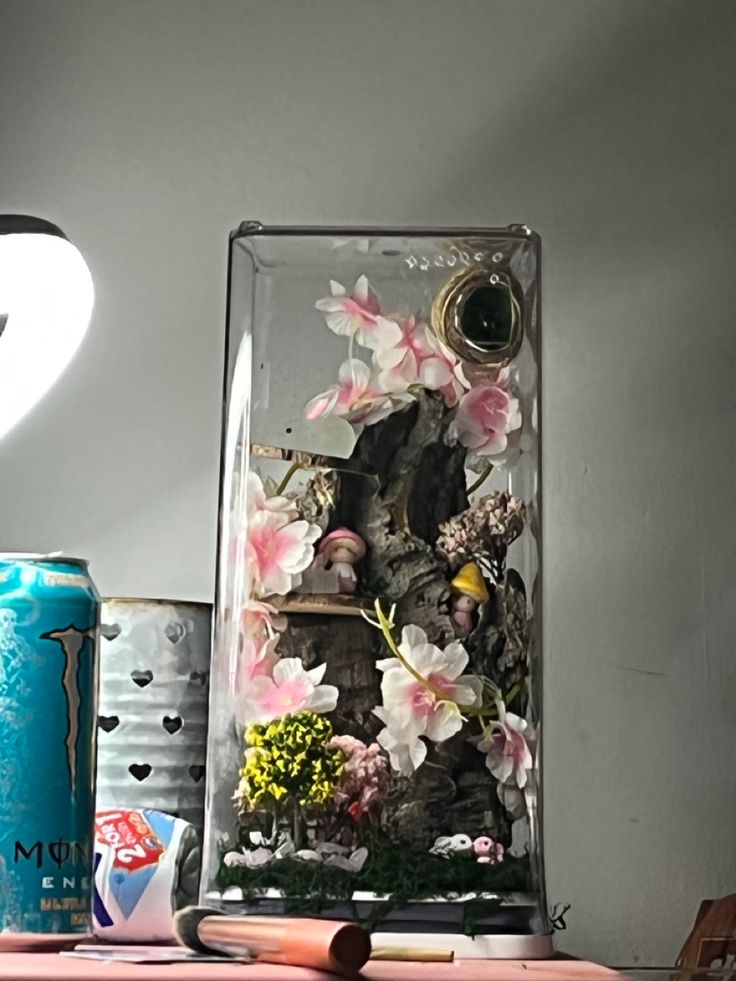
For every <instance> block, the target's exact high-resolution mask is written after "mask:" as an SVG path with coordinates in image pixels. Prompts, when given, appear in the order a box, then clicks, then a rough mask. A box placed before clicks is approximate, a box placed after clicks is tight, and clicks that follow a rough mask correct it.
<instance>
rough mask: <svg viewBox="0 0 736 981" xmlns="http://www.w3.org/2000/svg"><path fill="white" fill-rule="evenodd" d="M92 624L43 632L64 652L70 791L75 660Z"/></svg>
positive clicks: (76, 691)
mask: <svg viewBox="0 0 736 981" xmlns="http://www.w3.org/2000/svg"><path fill="white" fill-rule="evenodd" d="M94 636H95V629H94V627H90V628H88V629H87V630H77V628H76V627H71V626H70V627H65V628H64V629H63V630H52V631H50V632H49V633H47V634H43V636H42V639H43V640H55V641H56V642H57V643H58V644H60V645H61V649H62V651H63V652H64V670H63V672H62V675H61V687H62V688H63V689H64V694H65V696H66V739H65V744H66V759H67V763H68V764H69V776H70V778H71V784H72V792H74V791H75V790H76V789H77V736H78V735H79V704H80V701H81V694H80V691H79V664H80V654H81V653H82V650H83V649H84V645H85V642H86V641H87V640H93V639H94Z"/></svg>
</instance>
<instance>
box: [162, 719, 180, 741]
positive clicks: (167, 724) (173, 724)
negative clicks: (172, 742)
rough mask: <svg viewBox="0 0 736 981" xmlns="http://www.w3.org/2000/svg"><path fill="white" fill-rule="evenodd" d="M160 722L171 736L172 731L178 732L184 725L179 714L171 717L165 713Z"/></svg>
mask: <svg viewBox="0 0 736 981" xmlns="http://www.w3.org/2000/svg"><path fill="white" fill-rule="evenodd" d="M162 724H163V727H164V729H165V730H166V731H167V732H168V733H169V734H170V735H172V736H173V735H174V733H175V732H178V731H179V730H180V729H181V727H182V726H183V725H184V720H183V719H182V718H181V716H179V715H175V716H173V717H172V716H170V715H165V716H164V719H163V723H162Z"/></svg>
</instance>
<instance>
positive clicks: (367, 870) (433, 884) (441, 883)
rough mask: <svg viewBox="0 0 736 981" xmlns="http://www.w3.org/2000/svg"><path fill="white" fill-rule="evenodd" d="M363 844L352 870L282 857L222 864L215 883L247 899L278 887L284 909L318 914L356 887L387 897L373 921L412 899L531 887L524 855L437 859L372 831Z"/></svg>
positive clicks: (342, 900)
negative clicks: (495, 860) (363, 856)
mask: <svg viewBox="0 0 736 981" xmlns="http://www.w3.org/2000/svg"><path fill="white" fill-rule="evenodd" d="M364 844H365V845H366V846H367V847H368V849H369V857H368V860H367V861H366V863H365V865H364V866H363V869H362V870H361V871H360V872H359V873H358V874H357V875H355V874H354V873H351V872H346V871H344V870H343V869H338V868H335V867H334V866H329V865H323V864H317V863H312V862H303V861H300V860H299V859H291V858H286V859H282V860H281V861H279V862H273V863H272V864H270V865H266V866H262V867H261V868H258V869H246V868H243V867H242V866H239V867H235V868H228V867H227V866H225V865H224V864H223V865H222V866H221V868H220V872H219V874H218V878H217V885H218V886H219V888H221V889H225V888H227V887H228V886H239V887H240V888H241V889H242V890H243V894H244V897H245V899H246V900H251V901H252V900H255V899H256V898H258V894H259V892H260V891H261V890H264V889H279V890H282V891H283V893H284V895H285V897H286V904H287V912H288V913H290V914H292V915H295V914H301V915H305V914H318V913H321V912H322V911H324V910H326V909H329V908H330V907H333V906H334V905H335V903H347V904H348V905H352V895H353V893H354V892H356V891H365V892H373V893H376V894H378V895H380V896H387V897H389V898H388V899H387V900H386V902H379V903H377V905H376V909H375V912H374V916H373V917H372V920H373V921H374V923H375V922H379V921H380V919H381V918H382V916H385V915H386V913H387V912H389V911H390V910H392V909H401V908H402V907H405V906H407V905H408V904H409V903H410V902H411V901H412V900H418V899H432V898H435V897H444V896H447V895H448V894H451V893H458V894H464V893H487V892H499V893H508V892H526V891H529V889H530V868H529V858H528V856H524V857H523V858H514V857H513V856H511V855H509V856H507V857H506V859H505V860H504V861H503V862H501V863H500V864H499V865H485V864H481V863H479V862H476V861H475V859H474V858H472V857H469V856H453V857H452V858H438V857H436V856H434V855H428V854H427V853H426V852H420V851H416V850H413V849H411V848H406V847H404V846H403V845H401V844H399V843H396V842H393V841H391V840H390V839H388V838H386V837H385V836H384V835H380V834H375V833H374V834H373V835H371V836H370V838H366V840H365V841H364ZM475 905H477V903H476V904H475ZM355 918H356V919H358V917H357V916H356V917H355ZM471 932H472V930H471Z"/></svg>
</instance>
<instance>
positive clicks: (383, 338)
mask: <svg viewBox="0 0 736 981" xmlns="http://www.w3.org/2000/svg"><path fill="white" fill-rule="evenodd" d="M330 292H331V294H332V295H331V296H328V297H325V299H323V300H317V302H316V304H315V306H316V307H317V309H318V310H321V311H322V313H324V315H325V321H326V322H327V326H328V327H329V328H330V330H333V331H334V332H335V333H336V334H342V335H344V336H346V337H354V338H355V339H356V341H358V343H359V344H363V345H364V346H365V347H369V348H372V349H373V350H377V349H379V348H381V347H390V346H391V345H393V344H395V343H396V342H397V340H399V338H400V337H401V331H400V329H399V327H398V325H397V324H395V323H394V322H393V321H392V320H388V319H387V318H386V317H384V316H382V315H381V310H380V308H379V305H378V298H377V297H376V294H375V293H374V291H373V290H372V289H371V286H370V284H369V282H368V280H367V278H366V277H365V276H361V277H360V278H359V279H358V281H357V282H356V284H355V286H354V287H353V292H352V295H350V296H348V292H347V290H346V289H345V287H344V286H342V285H341V284H340V283H336V282H335V280H334V279H333V280H331V281H330Z"/></svg>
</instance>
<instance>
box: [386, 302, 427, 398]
mask: <svg viewBox="0 0 736 981" xmlns="http://www.w3.org/2000/svg"><path fill="white" fill-rule="evenodd" d="M398 327H399V330H400V331H401V335H400V337H399V339H398V340H397V342H396V343H395V344H393V345H392V346H391V347H381V348H380V349H379V350H378V351H376V353H375V356H374V359H375V362H376V364H377V366H378V367H379V368H381V369H382V371H381V374H380V375H379V382H380V385H381V387H382V388H383V389H384V390H385V391H389V392H390V391H402V390H404V389H406V388H408V387H409V386H410V385H417V384H418V383H419V366H420V365H421V364H422V362H423V361H424V360H426V359H427V358H429V357H431V356H432V348H431V347H430V346H429V335H430V331H429V327H427V325H426V324H424V323H422V322H421V321H420V320H417V318H416V317H415V316H413V315H412V316H411V317H403V318H401V319H400V320H399V322H398Z"/></svg>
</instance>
